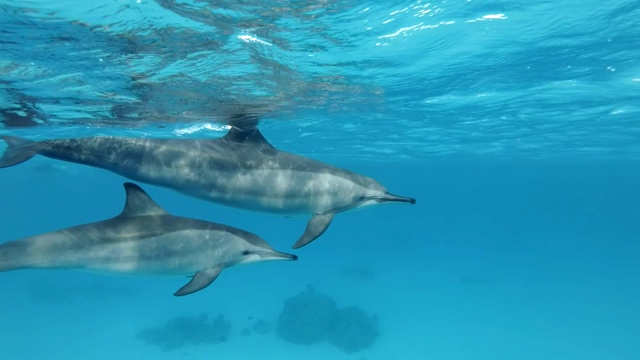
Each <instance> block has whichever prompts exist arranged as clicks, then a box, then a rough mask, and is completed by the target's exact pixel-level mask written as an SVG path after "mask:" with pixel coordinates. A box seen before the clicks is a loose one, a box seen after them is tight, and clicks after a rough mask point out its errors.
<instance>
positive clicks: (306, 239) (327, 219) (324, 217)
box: [292, 212, 335, 249]
mask: <svg viewBox="0 0 640 360" xmlns="http://www.w3.org/2000/svg"><path fill="white" fill-rule="evenodd" d="M334 215H335V213H332V212H329V213H325V214H318V215H315V216H314V217H312V218H311V219H310V220H309V222H308V223H307V228H306V229H305V230H304V234H302V236H301V237H300V239H298V241H296V243H295V244H293V246H292V248H294V249H298V248H301V247H303V246H305V245H307V244H308V243H310V242H312V241H313V240H315V239H317V238H318V237H320V235H322V234H323V233H324V232H325V230H327V228H328V227H329V224H331V220H333V216H334Z"/></svg>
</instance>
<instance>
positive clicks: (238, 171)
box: [0, 116, 416, 248]
mask: <svg viewBox="0 0 640 360" xmlns="http://www.w3.org/2000/svg"><path fill="white" fill-rule="evenodd" d="M257 124H258V120H257V118H255V117H252V116H237V117H235V118H234V119H233V120H232V122H231V125H232V126H231V128H230V130H229V132H228V133H227V134H226V135H225V136H224V137H222V138H218V139H195V140H194V139H149V138H147V139H141V138H124V137H108V136H107V137H87V138H77V139H58V140H45V141H40V142H33V141H30V140H26V139H22V138H17V137H13V136H0V139H2V140H4V141H5V142H6V143H7V145H8V148H7V149H6V150H5V152H4V154H3V155H2V157H1V158H0V168H1V167H8V166H13V165H16V164H19V163H21V162H24V161H27V160H28V159H30V158H31V157H33V156H35V155H36V154H40V155H43V156H47V157H50V158H54V159H60V160H64V161H70V162H75V163H80V164H86V165H90V166H95V167H99V168H103V169H107V170H110V171H113V172H115V173H118V174H120V175H123V176H125V177H127V178H129V179H132V180H136V181H140V182H145V183H148V184H153V185H158V186H164V187H167V188H171V189H173V190H175V191H178V192H181V193H184V194H187V195H190V196H194V197H197V198H201V199H205V200H209V201H213V202H217V203H222V204H225V205H230V206H235V207H239V208H244V209H252V210H259V211H266V212H272V213H282V214H292V215H293V214H299V213H303V214H304V213H306V214H312V218H311V219H310V220H309V222H308V224H307V228H306V230H305V232H304V234H303V235H302V236H301V237H300V238H299V239H298V241H297V242H296V243H295V244H294V245H293V248H299V247H302V246H304V245H306V244H308V243H310V242H311V241H313V240H315V239H316V238H318V237H319V236H320V235H322V233H324V231H325V230H326V229H327V227H328V226H329V224H330V223H331V220H332V219H333V217H334V215H335V214H336V213H339V212H343V211H346V210H350V209H353V208H357V207H362V206H365V205H370V204H377V203H384V202H405V203H411V204H415V202H416V200H415V199H413V198H409V197H402V196H397V195H392V194H390V193H389V192H388V191H387V189H386V188H384V187H383V186H382V185H380V184H379V183H378V182H377V181H375V180H373V179H371V178H368V177H365V176H362V175H359V174H356V173H354V172H351V171H348V170H344V169H340V168H337V167H334V166H331V165H328V164H325V163H322V162H319V161H315V160H311V159H309V158H305V157H302V156H298V155H295V154H291V153H287V152H283V151H279V150H277V149H276V148H274V147H273V146H272V145H271V144H269V142H268V141H267V140H266V139H265V138H264V137H263V136H262V134H261V133H260V130H258V128H257Z"/></svg>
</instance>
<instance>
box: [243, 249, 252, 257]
mask: <svg viewBox="0 0 640 360" xmlns="http://www.w3.org/2000/svg"><path fill="white" fill-rule="evenodd" d="M249 254H251V251H249V250H245V251H243V252H242V255H244V256H247V255H249Z"/></svg>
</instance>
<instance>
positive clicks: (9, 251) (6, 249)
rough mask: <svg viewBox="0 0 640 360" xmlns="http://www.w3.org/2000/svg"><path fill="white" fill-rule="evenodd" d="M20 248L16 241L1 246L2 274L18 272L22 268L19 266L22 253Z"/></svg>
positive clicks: (0, 268) (0, 263)
mask: <svg viewBox="0 0 640 360" xmlns="http://www.w3.org/2000/svg"><path fill="white" fill-rule="evenodd" d="M20 250H21V249H20V247H19V246H17V243H16V242H15V241H10V242H8V243H4V244H0V272H4V271H11V270H17V269H19V268H20V266H19V265H18V262H19V257H20V256H19V255H20V253H21V251H20Z"/></svg>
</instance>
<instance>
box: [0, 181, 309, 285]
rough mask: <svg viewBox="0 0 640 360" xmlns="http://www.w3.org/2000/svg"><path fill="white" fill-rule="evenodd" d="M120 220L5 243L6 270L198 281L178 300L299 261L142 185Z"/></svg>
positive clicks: (1, 257) (2, 260)
mask: <svg viewBox="0 0 640 360" xmlns="http://www.w3.org/2000/svg"><path fill="white" fill-rule="evenodd" d="M124 188H125V190H126V194H127V198H126V204H125V207H124V209H123V211H122V213H121V214H120V215H118V216H116V217H114V218H112V219H108V220H104V221H99V222H95V223H90V224H85V225H80V226H75V227H70V228H67V229H63V230H59V231H55V232H50V233H46V234H41V235H37V236H33V237H28V238H24V239H20V240H14V241H10V242H7V243H4V244H0V271H10V270H18V269H26V268H45V269H79V270H92V271H99V272H107V273H120V274H131V275H183V276H184V275H186V276H191V275H192V276H193V277H192V279H191V281H189V282H188V283H187V284H186V285H185V286H183V287H182V288H180V289H179V290H178V291H177V292H176V293H175V294H174V295H176V296H182V295H188V294H191V293H194V292H196V291H199V290H202V289H203V288H205V287H207V286H209V284H211V283H212V282H213V281H214V280H215V279H216V278H217V277H218V275H220V272H221V271H222V270H223V269H225V268H228V267H230V266H234V265H238V264H246V263H252V262H261V261H268V260H297V257H296V256H295V255H291V254H286V253H281V252H278V251H275V250H273V249H272V248H271V246H269V244H267V243H266V242H265V241H264V240H263V239H261V238H260V237H259V236H257V235H255V234H252V233H250V232H247V231H244V230H241V229H237V228H234V227H231V226H227V225H222V224H217V223H213V222H208V221H202V220H197V219H189V218H183V217H178V216H173V215H170V214H169V213H167V212H166V211H165V210H164V209H162V208H161V207H160V206H159V205H158V204H156V203H155V202H154V201H153V200H152V199H151V198H150V197H149V196H148V195H147V194H146V193H145V192H144V190H142V189H141V188H140V187H139V186H138V185H135V184H133V183H125V184H124Z"/></svg>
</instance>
